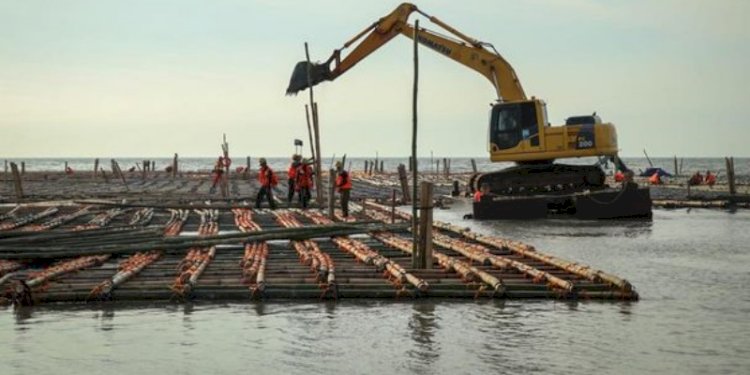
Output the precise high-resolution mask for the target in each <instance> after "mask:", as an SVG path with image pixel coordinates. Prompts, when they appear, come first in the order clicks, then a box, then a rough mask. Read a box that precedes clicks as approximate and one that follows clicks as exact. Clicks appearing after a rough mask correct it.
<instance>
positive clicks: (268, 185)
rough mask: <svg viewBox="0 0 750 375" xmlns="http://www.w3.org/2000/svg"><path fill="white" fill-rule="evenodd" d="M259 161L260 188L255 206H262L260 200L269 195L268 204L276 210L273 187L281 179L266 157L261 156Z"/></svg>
mask: <svg viewBox="0 0 750 375" xmlns="http://www.w3.org/2000/svg"><path fill="white" fill-rule="evenodd" d="M258 163H259V164H260V170H259V171H258V182H260V189H258V195H257V196H256V197H255V208H260V202H261V201H262V200H263V198H264V197H268V205H269V206H270V207H271V209H272V210H274V209H276V202H274V200H273V187H274V186H276V185H277V184H278V183H279V180H278V178H277V177H276V174H275V173H273V170H272V169H271V167H269V166H268V164H267V163H266V159H265V158H260V160H259V161H258Z"/></svg>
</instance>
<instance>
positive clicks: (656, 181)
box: [648, 172, 661, 185]
mask: <svg viewBox="0 0 750 375" xmlns="http://www.w3.org/2000/svg"><path fill="white" fill-rule="evenodd" d="M648 182H650V183H651V185H661V178H660V177H659V172H655V173H654V174H652V175H651V177H649V178H648Z"/></svg>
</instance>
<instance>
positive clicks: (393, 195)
mask: <svg viewBox="0 0 750 375" xmlns="http://www.w3.org/2000/svg"><path fill="white" fill-rule="evenodd" d="M395 222H396V189H393V190H391V224H393V223H395Z"/></svg>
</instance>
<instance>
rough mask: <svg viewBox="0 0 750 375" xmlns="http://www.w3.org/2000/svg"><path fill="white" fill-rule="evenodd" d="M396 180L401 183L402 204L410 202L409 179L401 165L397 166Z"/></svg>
mask: <svg viewBox="0 0 750 375" xmlns="http://www.w3.org/2000/svg"><path fill="white" fill-rule="evenodd" d="M398 180H399V182H400V183H401V197H403V199H404V203H409V202H411V195H410V194H409V178H408V177H407V175H406V167H404V165H403V164H399V165H398Z"/></svg>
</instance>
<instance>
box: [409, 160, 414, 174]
mask: <svg viewBox="0 0 750 375" xmlns="http://www.w3.org/2000/svg"><path fill="white" fill-rule="evenodd" d="M413 168H414V158H412V157H411V156H409V172H411V170H412V169H413Z"/></svg>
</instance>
